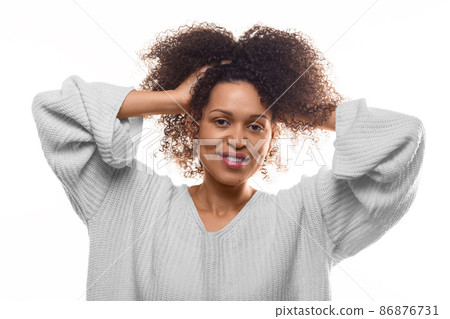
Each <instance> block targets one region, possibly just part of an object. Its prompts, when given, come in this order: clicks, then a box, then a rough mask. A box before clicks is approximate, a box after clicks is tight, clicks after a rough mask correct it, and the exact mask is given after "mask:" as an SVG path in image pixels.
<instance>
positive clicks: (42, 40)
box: [0, 0, 450, 304]
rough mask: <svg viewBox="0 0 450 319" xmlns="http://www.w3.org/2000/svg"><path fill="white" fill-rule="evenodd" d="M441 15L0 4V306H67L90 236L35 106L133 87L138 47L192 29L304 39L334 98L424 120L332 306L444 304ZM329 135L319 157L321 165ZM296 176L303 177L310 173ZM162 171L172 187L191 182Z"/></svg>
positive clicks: (289, 6)
mask: <svg viewBox="0 0 450 319" xmlns="http://www.w3.org/2000/svg"><path fill="white" fill-rule="evenodd" d="M449 8H450V6H449V2H445V1H387V0H379V1H361V0H359V1H279V0H278V1H226V2H217V3H215V2H211V1H183V2H181V1H179V2H170V3H168V4H164V3H163V2H160V1H158V2H152V1H126V2H125V1H122V2H111V1H85V0H80V1H77V2H74V1H69V0H64V1H61V0H60V1H20V2H12V1H10V2H8V3H6V2H3V3H2V5H1V9H0V27H1V33H0V43H1V51H0V52H1V59H0V67H1V71H2V72H1V76H0V81H1V87H2V96H3V97H4V99H3V101H2V109H1V114H2V125H1V126H0V130H1V147H2V156H1V164H2V168H3V170H2V178H1V180H2V192H1V194H2V203H1V204H2V206H1V207H2V208H1V214H0V242H1V250H0V251H1V257H0V258H1V264H0V283H1V284H0V300H5V301H17V300H23V301H28V300H61V301H62V300H69V301H70V300H76V299H77V298H78V297H79V296H80V295H82V294H83V292H84V289H85V285H86V276H87V260H88V259H87V258H88V249H89V246H88V244H89V242H88V234H87V230H86V228H85V226H84V224H83V223H82V222H81V220H80V219H79V218H78V216H77V215H76V214H75V212H74V211H73V209H72V207H71V204H70V202H69V200H68V198H67V197H66V195H65V193H64V190H63V188H62V186H61V185H60V183H59V181H58V179H57V178H56V176H54V175H53V173H52V171H51V169H50V167H49V166H48V164H47V162H46V160H45V158H44V155H43V152H42V150H41V146H40V143H39V140H38V135H37V130H36V127H35V123H34V121H33V119H32V116H31V101H32V99H33V96H34V95H35V94H36V93H38V92H40V91H44V90H52V89H59V88H60V86H61V83H62V81H63V80H64V79H65V78H67V77H68V76H69V75H72V74H77V75H79V76H81V77H82V78H83V79H84V80H86V81H89V82H90V81H105V82H109V83H114V84H117V85H124V86H129V85H137V84H138V83H139V82H140V81H141V79H142V78H143V77H144V75H145V73H144V72H143V71H142V69H140V67H139V65H138V64H137V61H138V57H137V54H136V53H137V52H138V51H139V50H141V49H143V48H144V47H145V46H146V45H148V43H149V41H151V40H153V37H154V36H155V35H156V34H157V33H158V32H161V31H165V30H167V29H176V28H178V27H179V26H181V25H184V24H191V23H193V22H202V21H206V22H214V23H217V24H219V25H221V26H223V27H225V28H227V29H229V30H231V31H232V32H233V33H234V34H235V36H236V37H238V36H239V35H241V34H242V32H243V31H244V30H246V29H248V28H250V27H251V26H253V25H254V24H255V23H261V24H265V25H268V26H271V27H275V28H279V29H284V30H285V29H287V28H292V29H295V30H297V31H302V32H304V33H306V34H307V35H309V36H310V37H311V38H312V39H313V40H314V43H315V45H316V46H317V47H318V48H319V49H320V50H321V51H322V52H324V53H325V56H326V58H327V59H328V60H329V61H330V62H331V63H332V65H333V69H332V71H331V73H332V75H333V76H334V82H335V83H336V86H337V88H338V90H339V91H340V92H341V93H342V94H344V95H345V96H348V97H351V98H352V99H357V98H361V97H364V98H366V100H367V103H368V106H369V107H379V108H386V109H390V110H394V111H398V112H403V113H408V114H411V115H414V116H417V117H419V118H420V119H421V120H422V122H423V123H424V125H425V130H426V136H427V141H426V153H425V160H424V164H423V173H422V179H421V182H420V185H419V191H418V194H417V197H416V199H415V201H414V203H413V205H412V207H411V209H410V210H409V212H408V213H407V214H406V215H405V217H404V218H403V219H402V220H401V221H400V223H399V224H397V225H396V226H394V228H393V229H392V230H390V231H389V232H388V233H387V234H386V235H385V236H384V237H383V238H381V239H380V240H379V241H378V242H376V243H375V244H373V245H372V246H370V247H368V248H367V249H365V250H363V251H362V252H360V253H359V254H358V255H356V256H354V257H351V258H349V259H347V260H345V261H343V262H342V263H341V264H340V266H341V267H342V269H344V270H345V272H344V271H343V270H342V269H341V268H339V267H335V268H334V270H333V273H332V282H331V285H332V297H333V300H334V301H342V302H343V301H349V302H350V301H351V302H361V303H367V302H371V299H370V298H369V297H368V295H370V296H371V297H372V298H373V299H374V300H375V301H377V302H381V301H389V302H391V304H395V303H394V301H396V300H403V301H407V302H408V303H409V304H435V303H438V302H439V301H444V300H446V299H444V298H445V297H444V294H445V293H446V292H447V295H448V284H449V276H448V269H447V268H448V262H449V258H448V251H449V249H448V244H449V242H450V241H449V235H448V234H449V231H450V228H449V225H450V218H449V212H450V210H449V208H448V205H447V203H448V198H449V194H448V191H449V187H448V182H449V177H450V176H449V174H448V170H449V169H448V156H447V155H448V151H447V150H448V145H449V143H448V129H447V126H448V123H449V115H450V112H449V107H450V103H449V98H448V94H447V92H448V86H449V81H448V75H449V69H450V67H449V66H450V65H449V56H450V50H449V46H448V36H449V35H448V31H447V30H449V29H450V26H449V22H448V21H449V19H448V13H449V12H450V10H449ZM94 21H95V22H94ZM147 124H148V123H147ZM334 136H335V135H334V132H333V133H332V134H331V135H330V137H329V138H328V139H327V140H326V141H325V142H324V145H323V149H322V154H323V156H324V159H325V161H326V163H327V165H329V166H330V165H331V159H332V142H333V139H334ZM306 168H307V167H306V166H305V167H302V168H301V174H303V173H306V174H309V175H310V174H314V173H315V172H316V171H317V170H318V169H319V167H318V166H317V165H316V166H311V167H308V168H307V169H306ZM295 172H298V174H296V173H295ZM172 174H173V176H172V175H171V176H172V177H173V181H174V182H175V183H177V184H179V183H183V182H186V183H189V181H184V180H182V179H181V178H180V177H179V176H177V175H176V174H177V173H176V172H175V171H174V172H173V173H172ZM299 180H300V171H298V168H295V169H293V170H291V172H290V174H280V175H279V176H278V178H277V180H276V184H274V185H270V184H264V183H263V182H260V181H258V184H259V185H261V186H263V189H264V190H266V191H270V192H274V191H276V190H277V189H278V188H279V187H280V185H283V187H284V186H287V185H293V184H295V183H297V182H298V181H299ZM346 273H347V274H348V275H350V276H351V278H352V279H351V278H350V277H349V276H348V275H347V274H346ZM355 282H357V284H356V283H355ZM363 290H364V291H365V292H364V291H363ZM367 294H368V295H367Z"/></svg>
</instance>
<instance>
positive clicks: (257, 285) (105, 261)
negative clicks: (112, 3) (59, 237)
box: [32, 75, 425, 300]
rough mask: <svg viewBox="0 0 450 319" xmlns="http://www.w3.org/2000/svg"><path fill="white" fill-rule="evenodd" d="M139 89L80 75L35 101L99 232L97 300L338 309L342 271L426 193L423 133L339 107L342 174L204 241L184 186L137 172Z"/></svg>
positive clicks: (269, 197) (396, 120)
mask: <svg viewBox="0 0 450 319" xmlns="http://www.w3.org/2000/svg"><path fill="white" fill-rule="evenodd" d="M133 89H134V87H132V86H127V87H123V86H117V85H113V84H109V83H104V82H89V83H88V82H85V81H84V80H82V79H81V78H80V77H79V76H77V75H72V76H70V77H68V78H67V79H65V80H64V81H63V82H62V86H61V89H57V90H51V91H45V92H41V93H38V94H37V95H36V96H35V97H34V99H33V102H32V114H33V117H34V120H35V123H36V127H37V131H38V135H39V138H40V141H41V145H42V150H43V152H44V155H45V158H46V159H47V162H48V164H49V165H50V167H51V169H52V171H53V172H54V174H56V176H57V177H58V179H59V180H60V182H61V183H62V186H63V187H64V190H65V192H66V194H67V196H68V198H69V200H70V202H71V204H72V206H73V209H74V211H75V212H76V213H77V214H78V216H79V217H80V218H81V219H82V221H83V222H84V223H85V225H86V226H87V229H88V234H89V239H90V249H89V266H88V278H87V285H86V288H87V291H86V298H87V300H330V299H331V292H330V284H329V279H330V271H331V270H332V268H333V266H335V265H336V264H338V263H339V262H340V261H342V260H343V259H344V258H348V257H350V256H353V255H355V254H356V253H358V252H359V251H361V250H362V249H364V248H365V247H368V246H369V245H371V244H372V243H374V242H375V241H377V240H378V239H379V238H380V237H381V236H382V235H383V234H385V233H386V231H388V230H389V229H390V228H391V227H392V226H393V225H395V224H396V223H397V222H398V221H399V220H400V218H401V217H402V216H403V215H404V214H405V212H407V211H408V209H409V207H410V206H411V204H412V202H413V200H414V198H415V195H416V193H417V188H418V181H419V179H420V174H419V173H420V172H421V170H420V168H421V164H422V160H423V155H424V146H425V144H424V142H425V131H424V127H423V124H422V122H421V121H420V120H419V119H418V118H417V117H414V116H412V115H407V114H403V113H398V112H394V111H390V110H385V109H380V108H374V107H367V105H366V100H365V99H356V100H351V101H346V102H343V103H341V104H339V105H338V106H337V109H336V139H335V141H334V143H333V145H334V148H335V149H334V154H333V160H332V167H331V169H330V168H329V167H328V166H326V165H325V166H322V167H321V168H320V169H319V170H318V172H317V173H316V174H315V175H312V176H307V175H303V176H301V177H300V176H299V178H298V183H297V184H295V185H294V186H293V187H290V188H285V189H281V190H279V191H278V192H277V193H276V194H271V193H266V192H263V191H260V190H258V191H257V192H256V193H254V194H253V196H252V197H251V198H250V200H249V201H248V202H247V203H246V204H245V206H244V207H243V208H242V209H241V210H240V211H239V212H238V214H237V215H236V216H235V217H234V219H233V220H232V221H231V222H230V223H229V224H227V225H226V226H225V227H224V228H222V229H220V230H219V231H215V232H207V231H206V229H205V226H204V224H203V223H202V220H201V218H200V216H199V214H198V211H197V209H196V207H195V205H194V202H193V200H192V198H191V196H190V194H189V192H188V186H187V185H186V184H182V185H174V184H173V182H172V181H171V179H170V177H169V176H166V175H160V174H157V173H156V172H155V171H153V170H151V169H149V168H145V169H140V168H139V167H140V166H139V163H138V161H137V160H136V140H135V137H136V136H139V132H141V130H142V125H143V117H141V116H138V117H131V118H124V119H118V118H117V117H116V116H117V114H118V112H119V109H120V107H121V106H122V102H123V101H124V99H125V97H126V96H127V94H128V93H129V92H130V91H132V90H133ZM136 134H138V135H136ZM132 137H133V138H132ZM141 167H142V166H141Z"/></svg>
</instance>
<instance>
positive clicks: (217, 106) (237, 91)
mask: <svg viewBox="0 0 450 319" xmlns="http://www.w3.org/2000/svg"><path fill="white" fill-rule="evenodd" d="M204 112H205V113H206V114H209V113H211V114H221V113H222V114H224V115H229V116H236V117H240V116H243V117H250V116H252V115H255V114H262V113H264V115H265V116H266V117H267V118H268V119H269V120H270V117H271V111H270V110H267V108H266V106H265V105H263V104H262V103H261V97H260V96H259V94H258V91H257V90H256V88H255V87H254V86H253V85H252V84H250V83H248V82H233V83H219V84H217V85H216V86H215V87H214V88H213V89H212V91H211V94H210V97H209V101H208V104H207V105H206V106H205V108H204Z"/></svg>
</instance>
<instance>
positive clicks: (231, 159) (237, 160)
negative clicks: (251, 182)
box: [224, 156, 245, 162]
mask: <svg viewBox="0 0 450 319" xmlns="http://www.w3.org/2000/svg"><path fill="white" fill-rule="evenodd" d="M224 157H225V158H226V159H227V160H229V161H232V162H243V161H245V158H239V157H232V156H224Z"/></svg>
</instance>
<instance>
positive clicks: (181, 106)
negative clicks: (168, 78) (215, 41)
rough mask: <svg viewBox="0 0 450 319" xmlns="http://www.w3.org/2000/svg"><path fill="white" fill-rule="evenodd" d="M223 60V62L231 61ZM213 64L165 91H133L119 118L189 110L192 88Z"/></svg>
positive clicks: (127, 98)
mask: <svg viewBox="0 0 450 319" xmlns="http://www.w3.org/2000/svg"><path fill="white" fill-rule="evenodd" d="M229 62H230V61H229V60H223V61H222V62H221V64H225V63H229ZM212 66H213V65H212V64H208V65H204V66H202V67H201V68H199V69H198V70H196V71H194V72H192V73H191V74H190V75H189V76H188V77H187V78H186V79H185V80H184V81H183V82H182V83H181V84H180V85H179V86H178V87H177V88H176V89H174V90H165V91H136V90H133V91H131V92H130V93H129V94H128V96H127V97H126V98H125V100H124V102H123V104H122V107H121V108H120V110H119V113H118V114H117V118H118V119H122V118H128V117H134V116H143V115H155V114H178V113H187V112H189V102H190V100H191V98H192V92H191V90H192V88H193V87H194V85H195V84H196V83H197V80H198V78H199V75H200V76H201V73H203V72H205V71H206V70H207V69H208V68H210V67H212Z"/></svg>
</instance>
